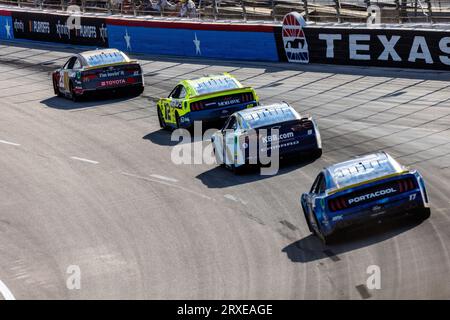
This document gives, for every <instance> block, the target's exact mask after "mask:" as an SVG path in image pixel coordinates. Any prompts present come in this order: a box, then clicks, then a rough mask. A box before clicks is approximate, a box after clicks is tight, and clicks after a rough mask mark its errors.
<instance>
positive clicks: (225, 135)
mask: <svg viewBox="0 0 450 320" xmlns="http://www.w3.org/2000/svg"><path fill="white" fill-rule="evenodd" d="M211 141H212V143H213V147H214V148H213V150H214V154H215V157H216V162H217V163H218V164H224V165H225V166H226V167H228V168H230V169H231V170H232V171H234V172H238V171H240V170H239V168H240V169H242V168H244V167H245V166H246V165H249V164H256V165H260V164H262V163H263V162H264V161H262V159H263V157H267V158H268V159H269V158H270V157H272V156H275V155H274V151H276V152H277V153H278V155H277V156H278V157H279V158H288V157H295V156H299V155H300V154H308V155H309V156H311V155H312V156H313V157H316V158H319V157H320V156H321V155H322V140H321V137H320V132H319V129H318V126H317V124H316V122H315V120H314V119H313V118H312V117H310V116H301V115H300V114H299V113H298V112H297V111H295V109H294V108H293V107H291V106H290V105H289V104H288V103H286V102H283V103H276V104H271V105H266V106H258V107H255V108H251V109H245V110H241V111H238V112H235V113H234V114H232V115H231V116H230V117H229V119H228V120H227V121H226V123H225V125H224V126H223V128H222V130H220V131H217V132H215V133H214V134H213V135H212V137H211ZM265 161H266V160H265ZM266 162H268V161H266ZM266 164H267V163H266Z"/></svg>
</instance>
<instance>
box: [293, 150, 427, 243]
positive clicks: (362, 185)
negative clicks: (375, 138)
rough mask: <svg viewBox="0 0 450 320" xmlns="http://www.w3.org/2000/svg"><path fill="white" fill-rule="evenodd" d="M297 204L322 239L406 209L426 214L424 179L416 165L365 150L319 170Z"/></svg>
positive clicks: (398, 214)
mask: <svg viewBox="0 0 450 320" xmlns="http://www.w3.org/2000/svg"><path fill="white" fill-rule="evenodd" d="M301 205H302V208H303V212H304V214H305V219H306V222H307V224H308V227H309V230H310V231H311V232H313V233H315V234H316V235H317V236H318V237H319V238H320V239H321V240H322V241H323V242H324V244H327V243H328V244H329V243H331V242H333V241H334V240H335V237H336V234H337V233H338V231H339V230H340V229H343V228H346V227H350V226H355V225H361V224H366V223H369V222H370V221H378V220H380V219H383V218H387V217H394V216H401V215H404V214H407V213H410V214H413V215H416V216H419V217H421V218H422V219H427V218H428V217H429V216H430V208H429V203H428V195H427V191H426V188H425V183H424V180H423V178H422V176H421V175H420V173H419V172H418V171H416V170H413V171H410V170H408V169H407V168H406V167H404V166H402V165H400V164H399V163H398V162H397V161H396V160H394V159H393V158H392V157H391V156H390V155H389V154H387V153H386V152H380V153H376V154H369V155H366V156H362V157H359V158H355V159H353V160H349V161H345V162H342V163H338V164H335V165H332V166H329V167H327V168H325V169H324V170H322V171H321V172H320V173H319V175H318V176H317V178H316V180H315V181H314V183H313V185H312V187H311V190H310V191H309V192H308V193H304V194H302V197H301Z"/></svg>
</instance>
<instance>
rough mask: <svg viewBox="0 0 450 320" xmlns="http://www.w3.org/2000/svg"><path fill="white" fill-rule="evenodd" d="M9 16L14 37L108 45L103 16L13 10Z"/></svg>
mask: <svg viewBox="0 0 450 320" xmlns="http://www.w3.org/2000/svg"><path fill="white" fill-rule="evenodd" d="M11 19H12V24H13V25H12V30H13V32H14V37H15V38H16V39H28V40H37V41H47V42H60V43H69V44H75V45H87V46H96V47H108V30H107V27H106V23H105V19H103V18H91V17H89V18H88V17H73V16H69V15H56V14H40V13H36V12H19V11H13V12H11Z"/></svg>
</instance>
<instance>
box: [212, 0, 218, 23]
mask: <svg viewBox="0 0 450 320" xmlns="http://www.w3.org/2000/svg"><path fill="white" fill-rule="evenodd" d="M213 12H214V21H215V20H217V14H218V13H219V9H217V2H216V0H213Z"/></svg>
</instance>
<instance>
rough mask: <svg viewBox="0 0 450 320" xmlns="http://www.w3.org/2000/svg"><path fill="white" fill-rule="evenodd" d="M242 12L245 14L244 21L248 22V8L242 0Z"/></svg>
mask: <svg viewBox="0 0 450 320" xmlns="http://www.w3.org/2000/svg"><path fill="white" fill-rule="evenodd" d="M241 8H242V14H243V16H244V21H245V22H247V9H246V8H245V2H244V1H241Z"/></svg>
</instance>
